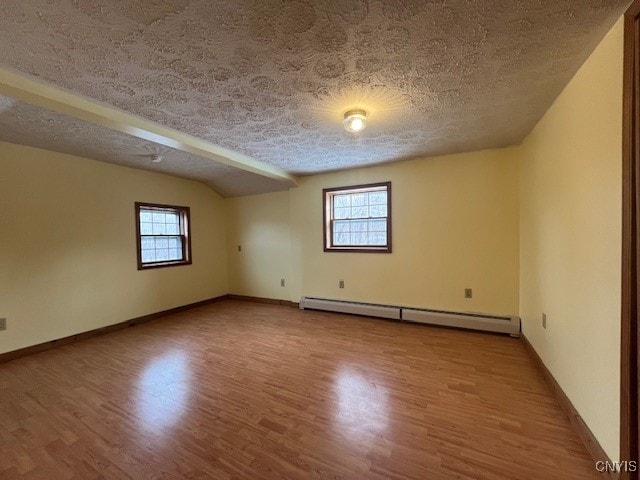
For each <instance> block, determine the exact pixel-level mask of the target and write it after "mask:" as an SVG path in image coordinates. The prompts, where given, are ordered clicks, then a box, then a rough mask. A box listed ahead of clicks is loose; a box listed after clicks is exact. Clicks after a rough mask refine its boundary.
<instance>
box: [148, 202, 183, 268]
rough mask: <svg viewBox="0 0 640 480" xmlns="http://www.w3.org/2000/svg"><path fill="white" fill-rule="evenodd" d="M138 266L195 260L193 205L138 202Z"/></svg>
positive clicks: (155, 266)
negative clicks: (190, 211) (192, 227)
mask: <svg viewBox="0 0 640 480" xmlns="http://www.w3.org/2000/svg"><path fill="white" fill-rule="evenodd" d="M136 227H137V233H138V235H137V242H138V246H137V251H138V270H142V269H145V268H157V267H168V266H173V265H185V264H190V263H191V248H190V244H191V242H190V231H189V207H177V206H172V205H158V204H150V203H136Z"/></svg>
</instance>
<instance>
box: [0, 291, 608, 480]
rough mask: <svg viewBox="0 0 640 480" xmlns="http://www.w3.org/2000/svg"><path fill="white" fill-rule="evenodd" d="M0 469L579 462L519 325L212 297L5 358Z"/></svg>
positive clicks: (499, 470)
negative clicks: (408, 319) (509, 330)
mask: <svg viewBox="0 0 640 480" xmlns="http://www.w3.org/2000/svg"><path fill="white" fill-rule="evenodd" d="M0 389H1V392H2V401H1V402H0V477H1V478H3V479H5V478H33V479H36V478H37V479H46V480H52V479H57V478H63V479H82V480H87V479H93V478H108V479H146V478H149V479H151V478H179V479H184V478H188V479H204V478H215V479H230V480H231V479H242V480H247V479H260V480H272V479H279V478H286V479H329V478H331V479H354V480H356V479H358V480H361V479H365V478H366V479H373V480H382V479H397V480H408V479H412V480H413V479H423V478H428V479H430V480H439V479H443V480H444V479H461V480H469V479H483V480H505V479H510V480H511V479H522V480H532V479H544V480H554V479H558V480H560V479H589V478H594V479H595V478H599V476H598V474H597V472H596V471H595V468H594V465H593V462H592V461H591V460H590V457H589V455H588V453H587V452H586V451H585V448H584V447H583V445H582V444H581V442H580V439H579V438H578V436H577V435H576V433H575V432H574V431H573V429H572V427H571V425H570V423H569V421H568V419H567V418H566V417H565V416H564V414H563V413H562V411H561V410H560V408H559V406H558V404H557V402H556V400H555V398H554V396H553V393H552V392H551V391H550V389H549V388H548V386H547V385H546V383H545V381H544V379H543V378H542V376H541V375H540V373H539V371H538V370H537V368H536V366H535V364H534V362H533V361H532V359H531V358H530V357H529V356H528V354H527V352H526V350H525V348H524V346H523V345H522V343H521V342H520V341H518V340H514V339H512V338H509V337H506V336H505V337H503V336H498V335H488V334H481V333H473V332H465V331H458V330H446V329H438V328H433V327H427V326H423V325H413V324H401V323H397V322H391V321H383V320H378V319H368V318H363V317H355V316H347V315H339V314H330V313H323V312H313V311H300V310H295V309H292V308H289V307H285V306H281V305H270V304H260V303H254V302H245V301H237V300H224V301H221V302H218V303H214V304H210V305H205V306H201V307H198V308H195V309H192V310H189V311H182V312H178V313H174V314H172V315H169V316H167V317H164V318H161V319H158V320H155V321H153V322H150V323H146V324H144V325H138V326H135V327H133V328H128V329H126V330H119V331H114V332H113V333H110V334H108V335H105V336H101V337H95V338H90V339H87V340H83V341H80V342H76V343H71V344H68V345H65V346H62V347H59V348H56V349H52V350H47V351H43V352H40V353H37V354H35V355H32V356H29V357H24V358H20V359H17V360H14V361H11V362H8V363H5V364H2V365H0Z"/></svg>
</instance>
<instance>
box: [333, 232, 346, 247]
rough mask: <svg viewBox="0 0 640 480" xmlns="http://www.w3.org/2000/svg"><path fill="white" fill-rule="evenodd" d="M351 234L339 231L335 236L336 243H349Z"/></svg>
mask: <svg viewBox="0 0 640 480" xmlns="http://www.w3.org/2000/svg"><path fill="white" fill-rule="evenodd" d="M349 237H350V235H349V234H348V233H338V234H336V235H335V236H334V237H333V242H334V244H335V245H349V242H350V238H349Z"/></svg>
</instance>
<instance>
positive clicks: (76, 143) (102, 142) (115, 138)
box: [0, 96, 292, 197]
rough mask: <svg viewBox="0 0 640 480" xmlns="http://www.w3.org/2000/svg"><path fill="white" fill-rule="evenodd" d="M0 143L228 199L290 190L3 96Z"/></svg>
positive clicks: (284, 185) (280, 183)
mask: <svg viewBox="0 0 640 480" xmlns="http://www.w3.org/2000/svg"><path fill="white" fill-rule="evenodd" d="M0 140H2V141H6V142H11V143H19V144H24V145H31V146H34V147H39V148H46V149H48V150H54V151H56V152H64V153H71V154H74V155H80V156H84V157H89V158H94V159H96V160H101V161H105V162H109V163H115V164H117V165H124V166H127V167H133V168H142V169H145V170H151V171H154V172H161V173H167V174H170V175H175V176H179V177H184V178H190V179H193V180H199V181H202V182H204V183H206V184H207V185H209V186H210V187H211V188H213V189H214V190H215V191H216V192H218V193H219V194H220V195H222V196H224V197H234V196H241V195H253V194H257V193H265V192H273V191H279V190H286V189H288V188H289V187H291V186H292V184H291V183H288V182H285V181H278V180H273V179H271V178H267V177H263V176H261V175H257V174H255V173H250V172H246V171H243V170H240V169H238V168H234V167H230V166H227V165H223V164H221V163H217V162H214V161H212V160H210V159H207V158H202V157H199V156H196V155H192V154H190V153H187V152H183V151H180V150H175V149H172V148H168V147H165V146H163V145H158V144H156V143H153V142H149V141H147V140H143V139H140V138H137V137H133V136H131V135H127V134H124V133H120V132H117V131H115V130H111V129H108V128H106V127H99V126H96V125H92V124H90V123H86V122H83V121H81V120H77V119H75V118H72V117H68V116H66V115H61V114H58V113H54V112H51V111H49V110H45V109H42V108H39V107H35V106H32V105H29V104H28V103H24V102H20V101H17V100H14V99H12V98H9V97H3V96H0ZM154 154H159V155H161V156H162V162H160V163H153V162H152V161H151V156H152V155H154Z"/></svg>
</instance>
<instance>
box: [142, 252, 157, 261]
mask: <svg viewBox="0 0 640 480" xmlns="http://www.w3.org/2000/svg"><path fill="white" fill-rule="evenodd" d="M155 261H156V251H155V250H142V262H143V263H151V262H155Z"/></svg>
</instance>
